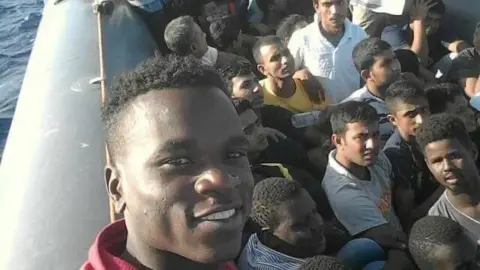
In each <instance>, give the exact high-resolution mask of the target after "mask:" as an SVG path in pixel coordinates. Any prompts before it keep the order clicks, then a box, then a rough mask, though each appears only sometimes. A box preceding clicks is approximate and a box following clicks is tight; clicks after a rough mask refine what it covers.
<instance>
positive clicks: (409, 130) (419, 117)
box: [389, 98, 430, 136]
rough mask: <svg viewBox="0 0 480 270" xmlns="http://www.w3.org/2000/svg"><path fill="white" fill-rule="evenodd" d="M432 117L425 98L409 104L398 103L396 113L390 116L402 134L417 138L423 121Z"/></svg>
mask: <svg viewBox="0 0 480 270" xmlns="http://www.w3.org/2000/svg"><path fill="white" fill-rule="evenodd" d="M429 115H430V110H429V108H428V102H427V100H426V99H425V98H417V99H416V100H412V101H409V102H404V101H396V104H395V112H394V114H393V115H390V116H389V117H390V121H391V122H392V124H393V125H395V126H396V127H397V128H398V129H399V130H400V132H401V133H402V134H404V135H407V136H415V135H416V133H417V128H418V126H420V124H421V123H423V119H425V118H426V117H428V116H429Z"/></svg>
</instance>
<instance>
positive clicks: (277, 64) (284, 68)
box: [258, 43, 295, 79]
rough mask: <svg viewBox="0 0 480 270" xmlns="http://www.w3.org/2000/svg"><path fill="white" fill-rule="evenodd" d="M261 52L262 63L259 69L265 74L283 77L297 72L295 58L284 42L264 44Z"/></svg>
mask: <svg viewBox="0 0 480 270" xmlns="http://www.w3.org/2000/svg"><path fill="white" fill-rule="evenodd" d="M260 54H261V57H262V63H261V64H259V65H258V71H260V72H261V73H262V74H263V75H265V76H272V77H274V78H279V79H283V78H287V77H290V76H293V74H294V73H295V60H294V59H293V56H292V54H291V53H290V51H289V50H288V48H287V46H285V45H284V44H283V43H282V44H274V45H267V46H263V47H261V48H260Z"/></svg>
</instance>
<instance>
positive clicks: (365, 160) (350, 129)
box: [333, 122, 380, 167]
mask: <svg viewBox="0 0 480 270" xmlns="http://www.w3.org/2000/svg"><path fill="white" fill-rule="evenodd" d="M333 137H334V138H333V141H334V144H335V145H336V147H337V149H338V152H339V153H340V152H341V153H342V155H344V156H345V157H346V158H347V159H348V160H350V161H352V162H353V163H355V164H357V165H359V166H364V167H367V166H370V165H372V164H373V163H374V162H375V160H376V159H377V156H378V151H379V148H380V132H379V130H378V122H374V123H368V124H366V123H363V122H355V123H348V124H347V125H346V130H345V134H344V135H338V134H334V135H333Z"/></svg>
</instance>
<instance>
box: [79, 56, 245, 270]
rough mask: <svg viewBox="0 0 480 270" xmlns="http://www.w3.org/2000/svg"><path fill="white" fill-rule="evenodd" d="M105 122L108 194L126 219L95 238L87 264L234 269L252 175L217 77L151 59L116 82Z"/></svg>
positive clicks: (122, 269) (102, 268) (192, 66)
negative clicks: (108, 157)
mask: <svg viewBox="0 0 480 270" xmlns="http://www.w3.org/2000/svg"><path fill="white" fill-rule="evenodd" d="M205 108H209V109H208V110H205ZM102 119H103V121H104V125H105V129H106V143H107V149H108V153H109V156H110V160H109V162H108V163H107V166H106V169H105V182H106V185H107V191H108V194H109V197H110V200H111V201H112V204H113V205H114V209H115V211H116V212H117V213H119V214H123V215H124V217H125V219H122V220H119V221H116V222H114V223H112V224H110V225H108V226H107V227H106V228H105V229H103V230H102V231H101V232H100V233H99V234H98V236H97V238H96V240H95V242H94V244H93V245H92V247H91V249H90V251H89V256H88V261H87V262H86V263H85V264H84V266H83V269H86V270H93V269H95V270H107V269H108V270H111V269H115V270H117V269H118V270H127V269H152V270H163V269H182V270H185V269H212V270H218V269H229V270H232V269H236V268H235V265H234V264H233V263H231V262H230V261H231V260H233V259H234V258H235V257H236V256H237V255H238V253H239V252H240V247H241V239H242V229H243V227H244V225H245V222H246V221H247V218H248V216H249V214H250V210H251V199H252V189H253V177H252V174H251V172H250V167H249V163H248V158H247V150H248V141H247V140H246V138H245V135H244V133H243V131H242V127H241V124H240V121H239V119H238V116H237V114H236V112H235V108H234V107H233V105H232V103H231V101H230V98H229V96H228V95H227V93H226V89H225V84H224V82H223V81H222V79H221V78H220V76H219V75H218V73H216V72H215V71H214V70H213V69H212V68H210V67H206V66H204V65H201V64H200V63H199V61H198V60H197V59H194V58H191V57H178V56H173V55H172V56H169V57H168V58H166V59H161V58H158V57H157V58H152V59H148V60H146V61H145V62H143V63H142V64H140V65H139V66H138V67H137V68H136V69H135V70H133V71H131V72H128V73H124V74H122V75H120V76H119V77H117V78H116V79H115V80H114V82H113V83H112V86H111V88H110V89H109V100H108V102H107V104H106V105H105V106H104V107H103V109H102Z"/></svg>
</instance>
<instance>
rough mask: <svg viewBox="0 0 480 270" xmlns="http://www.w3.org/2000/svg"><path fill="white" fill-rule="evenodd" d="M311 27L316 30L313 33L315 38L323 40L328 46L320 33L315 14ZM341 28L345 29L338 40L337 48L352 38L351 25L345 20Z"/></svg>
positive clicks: (318, 20) (318, 22)
mask: <svg viewBox="0 0 480 270" xmlns="http://www.w3.org/2000/svg"><path fill="white" fill-rule="evenodd" d="M312 24H313V26H314V29H316V31H315V32H314V33H315V34H316V35H317V36H319V37H320V38H321V39H323V40H324V41H326V42H327V43H328V44H330V42H329V41H328V40H327V39H326V38H325V37H324V36H323V34H322V32H321V31H320V19H319V18H318V14H317V13H315V15H314V16H313V23H312ZM343 26H344V27H345V29H344V32H343V36H342V39H341V40H340V43H338V45H337V47H340V46H341V45H342V43H345V42H346V41H347V40H349V39H351V38H352V36H353V31H352V23H351V22H350V21H349V20H347V19H345V21H344V23H343ZM330 46H331V47H333V45H331V44H330Z"/></svg>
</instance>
